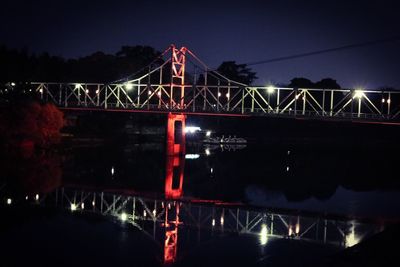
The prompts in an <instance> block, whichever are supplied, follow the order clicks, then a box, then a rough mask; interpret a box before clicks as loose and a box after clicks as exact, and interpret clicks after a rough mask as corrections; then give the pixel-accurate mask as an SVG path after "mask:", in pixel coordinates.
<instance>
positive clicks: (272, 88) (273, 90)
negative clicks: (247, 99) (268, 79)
mask: <svg viewBox="0 0 400 267" xmlns="http://www.w3.org/2000/svg"><path fill="white" fill-rule="evenodd" d="M274 92H275V86H272V85H270V86H268V87H267V93H268V94H273V93H274Z"/></svg>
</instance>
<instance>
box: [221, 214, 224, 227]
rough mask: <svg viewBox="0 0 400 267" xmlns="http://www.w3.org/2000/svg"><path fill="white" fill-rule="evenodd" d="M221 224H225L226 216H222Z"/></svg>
mask: <svg viewBox="0 0 400 267" xmlns="http://www.w3.org/2000/svg"><path fill="white" fill-rule="evenodd" d="M221 225H222V226H223V225H224V216H221Z"/></svg>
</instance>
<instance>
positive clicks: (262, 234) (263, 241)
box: [260, 224, 268, 245]
mask: <svg viewBox="0 0 400 267" xmlns="http://www.w3.org/2000/svg"><path fill="white" fill-rule="evenodd" d="M267 242H268V229H267V226H266V225H265V224H262V225H261V231H260V243H261V245H265V244H267Z"/></svg>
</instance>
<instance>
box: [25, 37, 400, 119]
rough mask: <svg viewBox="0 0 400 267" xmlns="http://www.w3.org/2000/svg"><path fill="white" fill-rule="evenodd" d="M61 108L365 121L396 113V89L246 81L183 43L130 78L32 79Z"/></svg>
mask: <svg viewBox="0 0 400 267" xmlns="http://www.w3.org/2000/svg"><path fill="white" fill-rule="evenodd" d="M32 85H33V86H34V88H33V89H34V90H35V91H36V92H37V93H38V94H39V95H40V97H41V98H42V99H43V100H44V101H51V102H54V103H55V104H56V105H58V106H59V107H61V108H66V109H83V110H85V109H87V110H93V109H98V110H110V111H115V110H120V111H131V112H134V111H137V112H160V113H163V112H179V113H183V114H204V115H205V114H209V115H210V114H211V115H226V116H228V115H230V116H232V115H240V116H275V117H277V116H280V117H304V118H319V119H329V118H331V119H347V120H353V119H354V120H364V121H396V120H398V119H399V118H400V91H378V90H364V89H361V88H358V89H310V88H280V87H275V86H272V85H270V86H250V85H246V84H243V83H239V82H237V81H233V80H231V79H229V78H227V77H225V76H224V75H222V74H220V73H219V72H218V71H216V70H213V69H211V68H209V67H208V66H207V65H206V64H205V63H203V61H201V60H200V59H199V58H198V57H197V56H196V55H195V54H194V53H193V52H192V51H190V50H189V49H187V48H186V47H182V48H179V49H178V48H176V47H175V46H174V45H171V46H170V47H168V48H167V49H166V50H165V51H164V52H163V53H162V54H161V55H160V56H159V57H158V58H156V59H155V60H154V61H153V62H152V63H151V64H149V65H148V66H146V67H144V68H142V69H141V70H140V71H139V72H137V73H136V74H132V75H131V76H130V77H128V78H125V79H122V80H119V81H116V82H111V83H108V84H101V83H83V82H79V83H53V82H34V83H32Z"/></svg>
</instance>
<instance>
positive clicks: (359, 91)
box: [354, 90, 364, 99]
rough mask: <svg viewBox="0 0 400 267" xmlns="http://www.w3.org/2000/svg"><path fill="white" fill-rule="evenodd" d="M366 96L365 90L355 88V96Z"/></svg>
mask: <svg viewBox="0 0 400 267" xmlns="http://www.w3.org/2000/svg"><path fill="white" fill-rule="evenodd" d="M363 96H364V92H363V90H355V91H354V97H356V98H359V99H360V98H362V97H363Z"/></svg>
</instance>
